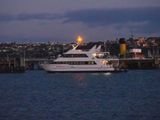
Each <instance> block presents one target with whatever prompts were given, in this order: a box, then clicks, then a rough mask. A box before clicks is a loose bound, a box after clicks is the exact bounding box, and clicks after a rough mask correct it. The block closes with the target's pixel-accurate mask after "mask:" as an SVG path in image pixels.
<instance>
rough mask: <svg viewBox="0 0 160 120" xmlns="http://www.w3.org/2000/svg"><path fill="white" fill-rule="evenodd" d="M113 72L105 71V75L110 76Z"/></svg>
mask: <svg viewBox="0 0 160 120" xmlns="http://www.w3.org/2000/svg"><path fill="white" fill-rule="evenodd" d="M111 74H112V73H110V72H107V73H103V75H105V76H110V75H111Z"/></svg>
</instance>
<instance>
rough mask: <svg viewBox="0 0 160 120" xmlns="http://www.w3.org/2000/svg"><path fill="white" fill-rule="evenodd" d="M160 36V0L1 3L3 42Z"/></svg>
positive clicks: (9, 0) (18, 0)
mask: <svg viewBox="0 0 160 120" xmlns="http://www.w3.org/2000/svg"><path fill="white" fill-rule="evenodd" d="M131 33H132V34H133V35H134V36H136V37H141V36H144V37H148V36H160V0H0V42H5V41H9V42H10V41H16V42H26V41H27V42H45V41H46V42H47V41H53V42H58V41H59V42H73V41H74V40H75V38H76V36H78V35H82V36H83V37H84V38H85V41H87V42H88V41H104V40H113V39H116V38H119V37H126V38H127V37H129V36H130V35H131Z"/></svg>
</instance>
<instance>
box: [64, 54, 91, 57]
mask: <svg viewBox="0 0 160 120" xmlns="http://www.w3.org/2000/svg"><path fill="white" fill-rule="evenodd" d="M62 56H63V57H66V58H68V57H71V58H75V57H76V58H77V57H88V56H87V55H86V54H63V55H62Z"/></svg>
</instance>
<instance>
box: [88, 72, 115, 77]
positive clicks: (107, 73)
mask: <svg viewBox="0 0 160 120" xmlns="http://www.w3.org/2000/svg"><path fill="white" fill-rule="evenodd" d="M91 75H96V76H98V75H104V76H110V75H112V73H110V72H106V73H91Z"/></svg>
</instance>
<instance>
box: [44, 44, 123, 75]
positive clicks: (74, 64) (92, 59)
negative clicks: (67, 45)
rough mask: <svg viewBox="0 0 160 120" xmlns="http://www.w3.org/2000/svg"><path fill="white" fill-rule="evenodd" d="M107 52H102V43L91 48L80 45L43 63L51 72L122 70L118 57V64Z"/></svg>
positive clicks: (46, 69)
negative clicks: (108, 56)
mask: <svg viewBox="0 0 160 120" xmlns="http://www.w3.org/2000/svg"><path fill="white" fill-rule="evenodd" d="M106 54H107V53H106V52H101V45H94V46H93V47H92V48H91V49H89V50H83V49H78V45H76V46H75V45H74V46H73V48H72V49H71V50H69V51H67V52H65V53H63V54H62V55H59V56H58V57H57V59H55V60H54V61H53V62H52V63H45V64H42V68H43V69H44V70H45V71H47V72H49V73H57V72H58V73H59V72H60V73H66V72H71V73H72V72H120V71H122V70H121V69H119V68H118V63H119V62H118V61H119V60H118V59H116V60H114V61H117V62H116V64H115V63H114V64H113V63H112V61H113V60H111V59H110V58H106V57H105V55H106Z"/></svg>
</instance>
